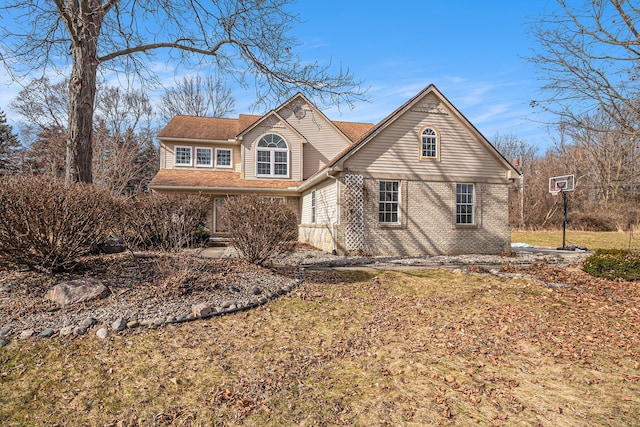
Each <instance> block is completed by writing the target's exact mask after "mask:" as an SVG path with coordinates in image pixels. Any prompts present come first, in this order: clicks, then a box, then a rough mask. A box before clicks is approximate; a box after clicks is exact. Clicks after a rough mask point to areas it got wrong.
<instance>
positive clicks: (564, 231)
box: [560, 187, 569, 250]
mask: <svg viewBox="0 0 640 427" xmlns="http://www.w3.org/2000/svg"><path fill="white" fill-rule="evenodd" d="M560 192H561V193H562V204H563V206H564V221H562V248H561V249H562V250H566V249H567V244H566V237H567V224H568V223H569V219H568V218H567V193H566V191H564V188H562V187H560Z"/></svg>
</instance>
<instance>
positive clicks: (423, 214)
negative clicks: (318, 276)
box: [338, 178, 511, 255]
mask: <svg viewBox="0 0 640 427" xmlns="http://www.w3.org/2000/svg"><path fill="white" fill-rule="evenodd" d="M364 182H365V184H364V188H365V191H364V193H365V197H364V199H365V200H364V212H365V214H364V215H365V218H364V223H365V227H364V229H365V231H364V234H365V247H364V248H363V249H364V252H367V253H370V254H372V255H425V254H430V255H435V254H451V255H453V254H498V253H502V252H505V251H509V249H510V243H511V229H510V226H509V221H508V205H507V199H508V185H507V184H492V183H475V224H474V225H471V226H456V225H455V189H456V183H455V182H424V181H412V180H401V183H400V224H398V225H395V224H393V225H386V224H379V223H378V188H379V187H378V186H379V180H378V179H372V178H368V179H365V181H364ZM341 188H344V187H343V186H341ZM341 203H344V200H343V198H342V194H341ZM346 210H347V209H346V208H343V209H341V212H343V213H342V215H341V230H340V231H341V232H340V233H338V240H339V250H340V251H342V252H345V242H344V237H343V236H344V233H343V232H342V231H344V227H345V226H346V224H345V220H346V218H345V216H344V212H345V211H346Z"/></svg>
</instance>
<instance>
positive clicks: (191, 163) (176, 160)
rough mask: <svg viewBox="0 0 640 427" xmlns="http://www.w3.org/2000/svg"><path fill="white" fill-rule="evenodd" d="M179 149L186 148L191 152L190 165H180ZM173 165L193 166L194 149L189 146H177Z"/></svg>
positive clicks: (174, 148) (174, 150)
mask: <svg viewBox="0 0 640 427" xmlns="http://www.w3.org/2000/svg"><path fill="white" fill-rule="evenodd" d="M178 148H186V149H188V150H189V163H178ZM173 165H174V166H193V147H190V146H187V145H176V146H174V147H173Z"/></svg>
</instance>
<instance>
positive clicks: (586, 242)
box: [511, 230, 640, 250]
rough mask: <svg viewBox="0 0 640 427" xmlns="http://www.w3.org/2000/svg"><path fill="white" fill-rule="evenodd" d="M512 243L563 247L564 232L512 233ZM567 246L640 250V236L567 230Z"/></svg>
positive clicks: (615, 232) (625, 233)
mask: <svg viewBox="0 0 640 427" xmlns="http://www.w3.org/2000/svg"><path fill="white" fill-rule="evenodd" d="M511 241H512V242H522V243H529V244H530V245H534V246H549V247H553V248H555V247H560V246H562V230H557V231H517V230H515V231H512V232H511ZM566 244H567V245H578V246H586V247H587V248H588V249H590V250H595V249H628V248H629V246H631V249H633V250H640V234H638V233H634V234H631V235H629V232H617V231H611V232H602V231H576V230H567V233H566Z"/></svg>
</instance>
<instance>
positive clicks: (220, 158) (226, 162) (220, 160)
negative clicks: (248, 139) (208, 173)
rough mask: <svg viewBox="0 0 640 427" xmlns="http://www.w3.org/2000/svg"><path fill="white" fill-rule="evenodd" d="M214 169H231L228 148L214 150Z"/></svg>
mask: <svg viewBox="0 0 640 427" xmlns="http://www.w3.org/2000/svg"><path fill="white" fill-rule="evenodd" d="M216 167H217V168H230V167H231V150H230V149H228V148H216Z"/></svg>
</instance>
